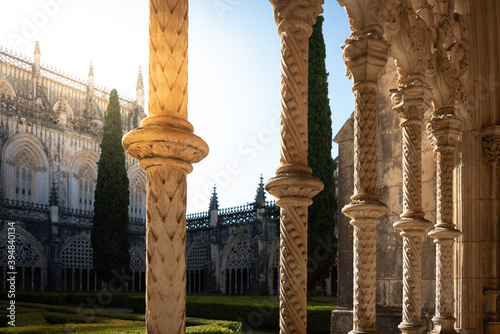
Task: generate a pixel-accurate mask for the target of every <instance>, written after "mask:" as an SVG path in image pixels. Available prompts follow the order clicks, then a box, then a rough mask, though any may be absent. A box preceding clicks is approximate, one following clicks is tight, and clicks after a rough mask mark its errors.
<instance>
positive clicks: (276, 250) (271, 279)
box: [267, 239, 280, 296]
mask: <svg viewBox="0 0 500 334" xmlns="http://www.w3.org/2000/svg"><path fill="white" fill-rule="evenodd" d="M279 269H280V242H279V239H278V240H275V241H274V242H273V245H272V246H271V251H270V252H269V256H268V263H267V287H268V290H269V294H270V295H271V296H273V295H277V294H278V290H279Z"/></svg>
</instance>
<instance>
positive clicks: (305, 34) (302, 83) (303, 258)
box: [265, 0, 323, 334]
mask: <svg viewBox="0 0 500 334" xmlns="http://www.w3.org/2000/svg"><path fill="white" fill-rule="evenodd" d="M270 2H271V4H272V6H273V10H274V16H275V19H276V24H277V25H278V33H279V35H280V36H281V152H280V167H279V168H278V169H277V170H276V176H275V177H274V178H272V179H270V180H269V181H268V182H267V183H266V185H265V188H266V190H267V191H269V192H270V193H271V194H272V195H274V196H275V197H276V198H277V201H276V204H278V205H279V206H280V208H281V212H280V333H282V334H284V333H306V328H307V308H306V306H307V305H306V302H307V210H308V206H309V205H311V204H312V197H314V196H315V195H316V194H318V193H319V192H320V191H321V190H322V189H323V183H322V182H321V181H320V180H319V179H317V178H315V177H313V176H312V170H311V168H309V167H308V163H307V147H308V133H307V103H308V90H307V80H308V54H309V36H310V35H311V33H312V26H313V24H314V23H315V21H316V17H317V15H318V14H319V13H320V12H321V11H322V8H321V4H322V3H323V1H322V0H316V1H309V2H308V3H307V4H306V5H304V2H303V1H293V0H292V1H283V0H271V1H270Z"/></svg>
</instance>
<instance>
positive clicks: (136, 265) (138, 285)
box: [128, 247, 146, 291]
mask: <svg viewBox="0 0 500 334" xmlns="http://www.w3.org/2000/svg"><path fill="white" fill-rule="evenodd" d="M128 252H129V254H130V272H131V274H132V282H131V283H132V286H131V287H129V288H128V289H129V290H132V291H144V290H145V289H146V256H145V255H144V252H143V251H142V250H141V249H139V248H138V247H132V248H130V250H129V251H128Z"/></svg>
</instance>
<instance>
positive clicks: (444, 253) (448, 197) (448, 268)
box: [427, 108, 461, 333]
mask: <svg viewBox="0 0 500 334" xmlns="http://www.w3.org/2000/svg"><path fill="white" fill-rule="evenodd" d="M460 124H461V121H460V119H458V117H456V116H455V110H454V108H443V109H440V110H437V111H435V112H434V114H433V115H432V119H431V121H430V122H429V124H428V125H427V130H428V131H429V133H430V135H431V136H430V138H431V144H432V146H433V148H434V159H435V160H436V170H437V175H436V185H437V189H436V196H437V199H436V200H437V203H436V207H437V210H436V224H434V229H433V230H432V231H430V232H429V236H430V237H431V238H433V239H434V243H435V244H436V310H435V315H434V317H433V318H432V322H433V323H434V329H433V330H432V333H456V330H455V329H454V325H455V318H454V316H453V313H454V296H453V245H454V243H455V238H456V237H458V236H460V234H461V233H460V231H459V230H457V229H456V228H455V224H454V223H453V152H454V151H455V143H456V141H457V139H458V136H459V135H460Z"/></svg>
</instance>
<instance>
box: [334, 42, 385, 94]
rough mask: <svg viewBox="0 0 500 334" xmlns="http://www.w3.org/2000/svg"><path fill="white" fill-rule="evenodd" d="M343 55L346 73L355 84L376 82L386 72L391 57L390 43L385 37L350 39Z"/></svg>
mask: <svg viewBox="0 0 500 334" xmlns="http://www.w3.org/2000/svg"><path fill="white" fill-rule="evenodd" d="M342 56H343V58H344V61H345V67H346V75H347V77H349V79H351V81H352V83H353V84H354V85H357V84H361V83H376V82H377V81H378V79H380V77H381V76H382V74H384V68H385V65H386V63H387V58H388V57H389V44H388V43H387V42H386V41H385V40H383V39H380V38H373V37H369V36H364V37H363V38H360V39H348V40H346V44H345V46H344V47H343V51H342ZM354 88H355V87H353V89H354Z"/></svg>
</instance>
